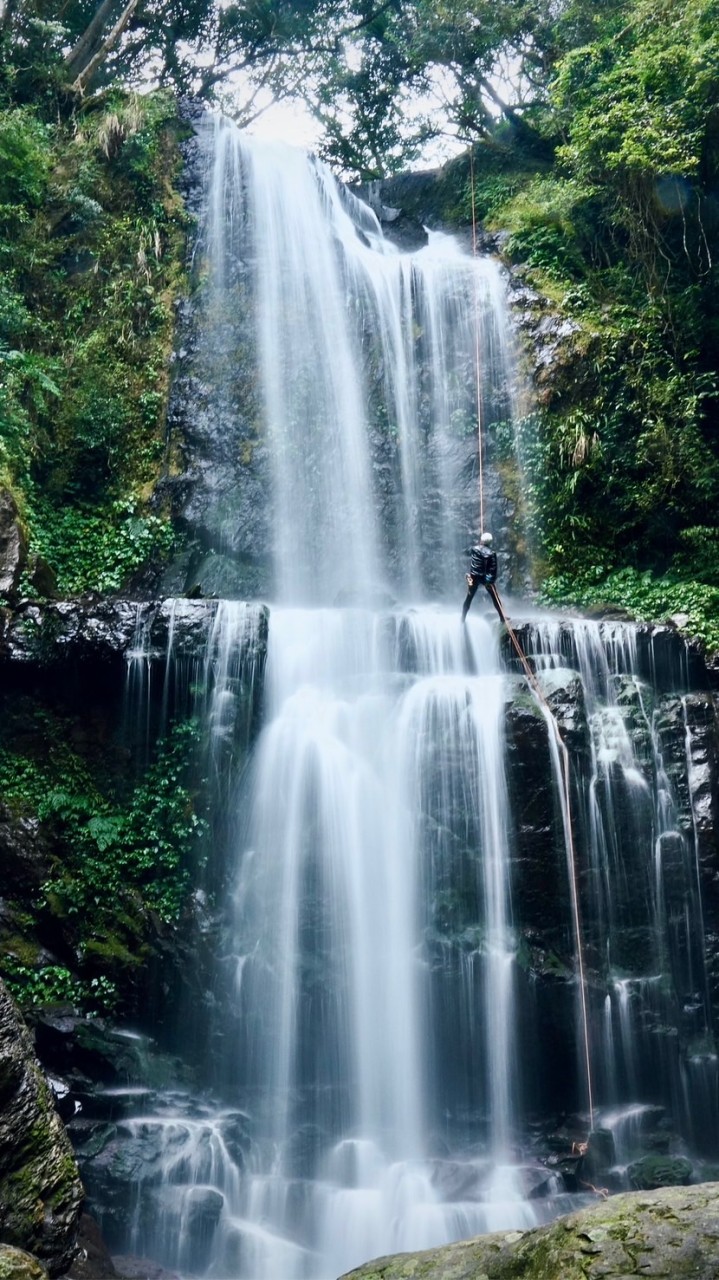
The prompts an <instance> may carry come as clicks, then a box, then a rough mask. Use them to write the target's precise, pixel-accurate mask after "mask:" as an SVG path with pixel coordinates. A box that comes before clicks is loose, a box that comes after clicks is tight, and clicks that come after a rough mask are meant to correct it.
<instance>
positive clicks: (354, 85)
mask: <svg viewBox="0 0 719 1280" xmlns="http://www.w3.org/2000/svg"><path fill="white" fill-rule="evenodd" d="M150 85H156V86H159V88H160V92H159V93H154V94H148V93H147V92H145V90H146V89H147V88H148V86H150ZM186 92H191V93H194V94H197V95H199V96H200V97H201V98H204V99H206V100H207V101H209V102H215V103H217V102H219V103H221V105H222V106H223V107H224V108H225V109H226V110H229V111H230V112H231V113H232V114H233V115H234V116H235V118H237V119H238V120H239V121H240V122H242V123H245V122H247V121H250V120H252V119H253V117H254V116H255V115H256V113H257V112H258V111H259V110H261V108H262V105H263V104H264V103H266V102H267V101H269V99H270V97H272V98H274V99H278V98H282V97H288V96H289V97H291V96H292V95H295V96H296V95H297V94H298V93H300V92H302V94H303V95H304V98H305V100H306V102H307V104H308V105H309V107H310V109H311V110H312V111H313V112H314V113H315V115H316V117H317V119H318V121H319V122H320V124H321V126H322V129H323V133H322V144H321V150H322V152H323V154H324V155H325V156H326V157H327V158H328V159H330V160H331V161H332V162H333V163H334V164H335V166H336V167H337V168H338V169H339V171H341V172H342V173H343V174H344V175H345V176H348V177H350V178H360V179H366V178H371V177H373V178H376V177H383V176H387V175H388V174H391V173H392V172H394V171H396V170H397V169H399V168H401V167H403V166H405V167H406V166H407V165H408V164H409V163H411V162H412V161H413V159H415V158H416V157H417V156H418V155H421V153H422V148H423V147H426V145H427V143H428V141H429V140H431V139H434V140H435V141H436V140H437V139H439V138H442V137H445V136H451V137H453V138H454V139H458V140H459V141H461V142H462V143H465V144H467V145H468V146H470V145H471V146H472V147H473V155H474V161H475V163H474V170H475V174H476V192H475V195H476V201H477V209H478V213H479V215H480V217H481V218H482V220H483V221H484V222H485V224H486V225H487V226H488V227H490V228H495V229H499V230H505V231H507V232H508V233H509V238H508V240H507V242H506V250H505V251H506V253H507V255H508V257H509V258H511V260H512V261H513V262H514V263H515V264H517V265H519V266H520V267H521V269H522V270H523V271H525V272H526V274H527V276H528V278H529V280H530V281H531V282H533V283H534V284H535V285H536V286H537V287H538V288H539V290H540V291H541V292H542V293H543V295H544V296H546V297H547V298H548V299H549V300H550V302H551V304H552V306H553V307H554V308H555V309H556V311H557V313H558V314H561V315H565V316H567V317H570V318H571V320H572V321H573V324H574V326H575V330H574V336H573V338H572V340H571V341H570V342H569V343H568V344H567V346H568V349H567V351H566V352H565V353H564V355H565V359H564V360H563V362H562V364H561V367H560V368H559V370H558V373H557V376H556V378H554V379H553V381H552V382H551V384H550V385H547V386H546V387H543V388H542V389H541V394H540V396H539V403H538V404H537V406H536V408H535V411H534V412H533V413H532V415H531V417H530V418H528V420H527V421H525V422H524V423H523V424H522V440H521V446H522V449H521V452H522V457H523V461H524V467H525V486H526V492H527V494H528V505H529V519H530V526H531V539H530V541H531V546H532V551H533V554H534V557H535V566H536V575H535V576H536V579H537V581H538V582H541V584H542V586H543V590H544V592H545V594H547V595H548V596H549V597H551V598H553V599H558V600H559V599H563V600H569V599H574V600H576V601H577V602H589V601H592V600H598V599H602V598H606V599H607V600H610V601H614V602H616V603H624V604H626V605H627V606H629V607H630V608H632V609H634V610H635V611H636V610H640V611H643V612H645V613H647V612H648V613H650V614H651V613H654V612H657V611H658V612H660V613H663V612H666V611H667V610H669V611H670V612H676V611H679V612H685V613H687V614H688V615H689V619H690V622H689V627H690V629H693V630H694V631H698V632H699V633H700V634H701V635H702V636H703V637H704V639H705V640H707V641H709V642H710V643H711V644H712V645H717V644H719V627H718V622H719V603H718V601H719V597H718V596H717V591H719V568H717V556H716V551H717V549H718V548H719V523H718V522H717V517H716V511H717V503H718V500H719V458H718V453H717V449H718V446H717V403H718V401H717V354H716V353H717V348H718V347H719V319H718V315H717V266H716V257H717V250H718V249H719V236H718V235H717V232H718V230H719V0H605V3H603V4H601V5H597V4H594V3H591V2H590V0H472V2H471V3H468V2H467V0H340V2H339V3H329V2H328V0H250V3H248V4H244V5H236V4H229V5H222V6H220V5H218V4H217V3H216V2H215V0H184V2H183V3H181V4H178V3H176V2H175V0H126V2H125V3H124V4H123V3H122V0H102V3H99V4H97V3H95V0H63V2H62V3H59V2H58V0H5V6H4V11H3V14H2V18H0V371H1V375H0V377H1V381H0V469H1V470H2V474H3V478H4V481H5V482H6V483H9V484H10V485H11V487H12V488H13V490H14V492H15V494H16V496H17V498H18V501H19V503H20V507H21V510H22V512H23V514H24V517H25V519H26V521H27V524H28V528H29V531H30V536H31V538H32V542H33V547H34V549H35V551H37V552H39V553H40V554H41V555H42V556H43V557H44V558H45V559H46V560H47V561H49V563H50V565H51V567H52V568H53V570H54V572H55V574H56V578H57V582H58V586H59V589H60V590H61V591H79V590H83V589H88V588H94V589H98V590H113V589H117V588H119V587H120V586H121V585H123V584H124V583H126V582H127V580H128V578H131V576H132V573H133V572H134V571H135V570H136V569H137V568H138V566H140V565H142V564H143V563H145V562H146V561H147V560H148V559H149V558H151V557H154V558H155V559H156V558H157V557H158V556H161V555H162V554H163V552H165V551H167V549H168V548H169V545H170V543H171V540H172V536H173V534H172V529H171V526H170V522H169V519H168V516H167V512H166V511H163V509H162V506H161V504H159V505H158V504H157V503H156V504H155V505H154V506H150V505H149V498H150V497H151V494H152V491H153V483H154V481H155V479H156V477H157V475H158V472H159V469H160V467H161V465H162V461H163V439H164V437H163V427H162V421H163V412H164V405H165V395H166V389H167V361H168V355H169V351H170V345H171V339H172V302H173V298H174V297H175V296H176V295H177V292H178V291H179V290H180V289H181V287H182V244H183V234H184V228H183V213H182V208H181V205H180V202H179V199H178V198H177V195H176V192H175V189H174V186H173V178H174V173H175V172H176V168H177V164H178V155H177V126H176V123H175V122H174V100H175V99H174V96H173V95H175V94H178V93H179V94H181V93H186ZM468 188H469V183H468V174H467V167H466V165H465V166H464V167H462V165H461V164H458V166H457V171H456V176H455V178H454V180H453V192H454V199H453V201H452V202H451V206H450V207H449V208H447V209H444V210H442V211H440V213H441V215H443V216H446V217H449V218H451V219H455V220H464V221H466V220H467V218H468V217H469V206H470V196H469V189H468Z"/></svg>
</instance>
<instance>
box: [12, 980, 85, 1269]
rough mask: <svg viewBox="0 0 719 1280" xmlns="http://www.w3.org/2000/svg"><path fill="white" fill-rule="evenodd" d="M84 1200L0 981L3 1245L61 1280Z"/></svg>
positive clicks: (65, 1143) (34, 1063) (46, 1091)
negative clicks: (27, 1255)
mask: <svg viewBox="0 0 719 1280" xmlns="http://www.w3.org/2000/svg"><path fill="white" fill-rule="evenodd" d="M83 1194H84V1193H83V1187H82V1183H81V1182H80V1175H79V1173H78V1169H77V1164H76V1163H75V1159H74V1156H73V1154H72V1148H71V1146H70V1142H69V1140H68V1137H67V1134H66V1133H65V1130H64V1128H63V1125H62V1122H61V1120H60V1117H59V1116H58V1114H57V1112H56V1111H55V1108H54V1105H53V1101H52V1096H51V1093H50V1089H49V1087H48V1084H47V1082H46V1080H45V1077H44V1076H43V1074H42V1072H41V1070H40V1067H39V1065H38V1063H37V1061H36V1059H35V1055H34V1052H33V1046H32V1040H31V1038H30V1033H29V1032H28V1030H27V1028H26V1026H25V1024H24V1022H23V1021H22V1019H21V1017H20V1015H19V1014H18V1012H17V1010H16V1008H15V1006H14V1004H13V1002H12V1000H11V998H10V995H9V993H8V991H7V989H6V987H5V986H4V984H3V983H2V982H0V1238H1V1239H2V1240H3V1241H4V1242H6V1243H7V1244H12V1245H15V1246H16V1247H17V1248H21V1249H27V1250H28V1251H29V1252H31V1253H33V1254H36V1255H37V1257H38V1258H39V1259H40V1260H41V1261H42V1263H43V1264H44V1265H45V1266H46V1267H47V1270H48V1271H49V1273H50V1274H51V1275H56V1274H57V1273H58V1272H60V1271H62V1269H63V1267H65V1266H66V1265H67V1264H68V1263H69V1261H70V1259H71V1258H72V1256H73V1254H74V1250H75V1242H76V1237H77V1229H78V1223H79V1219H80V1208H81V1204H82V1200H83ZM2 1275H3V1272H2V1271H1V1270H0V1277H1V1276H2Z"/></svg>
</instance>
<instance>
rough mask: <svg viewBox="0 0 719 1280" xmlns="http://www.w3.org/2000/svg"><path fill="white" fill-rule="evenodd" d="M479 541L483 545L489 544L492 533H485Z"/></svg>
mask: <svg viewBox="0 0 719 1280" xmlns="http://www.w3.org/2000/svg"><path fill="white" fill-rule="evenodd" d="M479 541H480V542H481V543H482V545H483V546H485V547H487V546H489V544H490V542H491V541H492V535H491V533H483V534H482V536H481V538H480V539H479Z"/></svg>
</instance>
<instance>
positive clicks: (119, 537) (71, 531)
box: [29, 499, 174, 594]
mask: <svg viewBox="0 0 719 1280" xmlns="http://www.w3.org/2000/svg"><path fill="white" fill-rule="evenodd" d="M29 505H30V510H31V512H32V513H33V515H34V516H36V519H35V522H34V525H33V529H34V537H33V547H34V549H35V550H36V551H38V552H39V554H40V555H41V556H42V557H43V559H45V560H47V561H49V562H51V563H52V565H53V567H54V569H55V571H56V575H57V585H58V590H59V591H61V592H62V593H63V594H73V593H81V592H85V591H119V590H120V588H121V587H122V585H123V583H125V582H127V580H128V578H130V577H131V576H132V574H133V573H135V572H137V571H138V570H139V569H141V568H142V566H143V565H146V564H147V563H151V562H155V563H156V562H157V561H158V560H161V559H162V558H163V557H164V556H165V555H166V554H167V553H168V551H169V550H170V548H171V547H172V544H173V539H174V534H173V530H172V526H171V524H170V521H169V519H168V518H167V517H161V516H155V515H148V514H140V510H141V508H140V509H138V508H139V503H137V502H136V501H135V500H134V499H124V500H123V499H118V500H117V501H115V502H112V503H110V504H109V506H108V508H107V510H106V511H105V512H104V513H103V514H98V512H97V508H96V507H92V506H90V505H87V506H72V507H69V506H68V507H64V508H59V509H58V508H56V507H52V506H51V505H50V504H49V503H47V502H45V503H43V501H42V500H40V501H39V502H37V505H36V504H35V502H34V501H33V500H31V501H30V504H29Z"/></svg>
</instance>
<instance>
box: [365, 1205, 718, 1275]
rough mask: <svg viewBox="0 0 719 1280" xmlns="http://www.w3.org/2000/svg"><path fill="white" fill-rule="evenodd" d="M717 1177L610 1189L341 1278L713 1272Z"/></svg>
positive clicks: (715, 1271) (382, 1260)
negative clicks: (591, 1199)
mask: <svg viewBox="0 0 719 1280" xmlns="http://www.w3.org/2000/svg"><path fill="white" fill-rule="evenodd" d="M718 1275H719V1183H716V1182H710V1183H705V1184H704V1185H703V1186H699V1187H681V1188H679V1187H671V1188H667V1189H666V1190H663V1191H653V1192H649V1193H647V1192H633V1193H630V1194H628V1195H622V1196H615V1197H613V1198H612V1199H610V1200H606V1201H604V1202H602V1203H601V1204H597V1205H595V1206H594V1207H592V1208H590V1209H584V1210H582V1211H581V1212H579V1213H573V1214H571V1215H570V1217H568V1218H560V1219H559V1220H558V1221H557V1222H553V1223H551V1224H550V1225H549V1226H546V1227H539V1228H537V1229H536V1230H534V1231H511V1232H506V1231H502V1232H496V1233H495V1234H494V1235H489V1236H479V1237H478V1238H477V1239H474V1240H462V1241H460V1242H459V1243H458V1244H451V1245H447V1246H446V1247H445V1248H442V1249H429V1250H427V1251H426V1252H423V1253H403V1254H398V1255H397V1256H396V1257H393V1258H379V1259H378V1260H377V1261H375V1262H369V1263H366V1264H365V1265H364V1266H362V1267H359V1268H358V1269H357V1270H355V1271H351V1272H349V1273H348V1275H347V1276H346V1277H343V1280H350V1277H351V1280H600V1277H601V1280H630V1277H632V1276H637V1277H639V1276H655V1277H664V1280H685V1278H686V1280H689V1277H691V1280H716V1277H717V1276H718Z"/></svg>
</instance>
